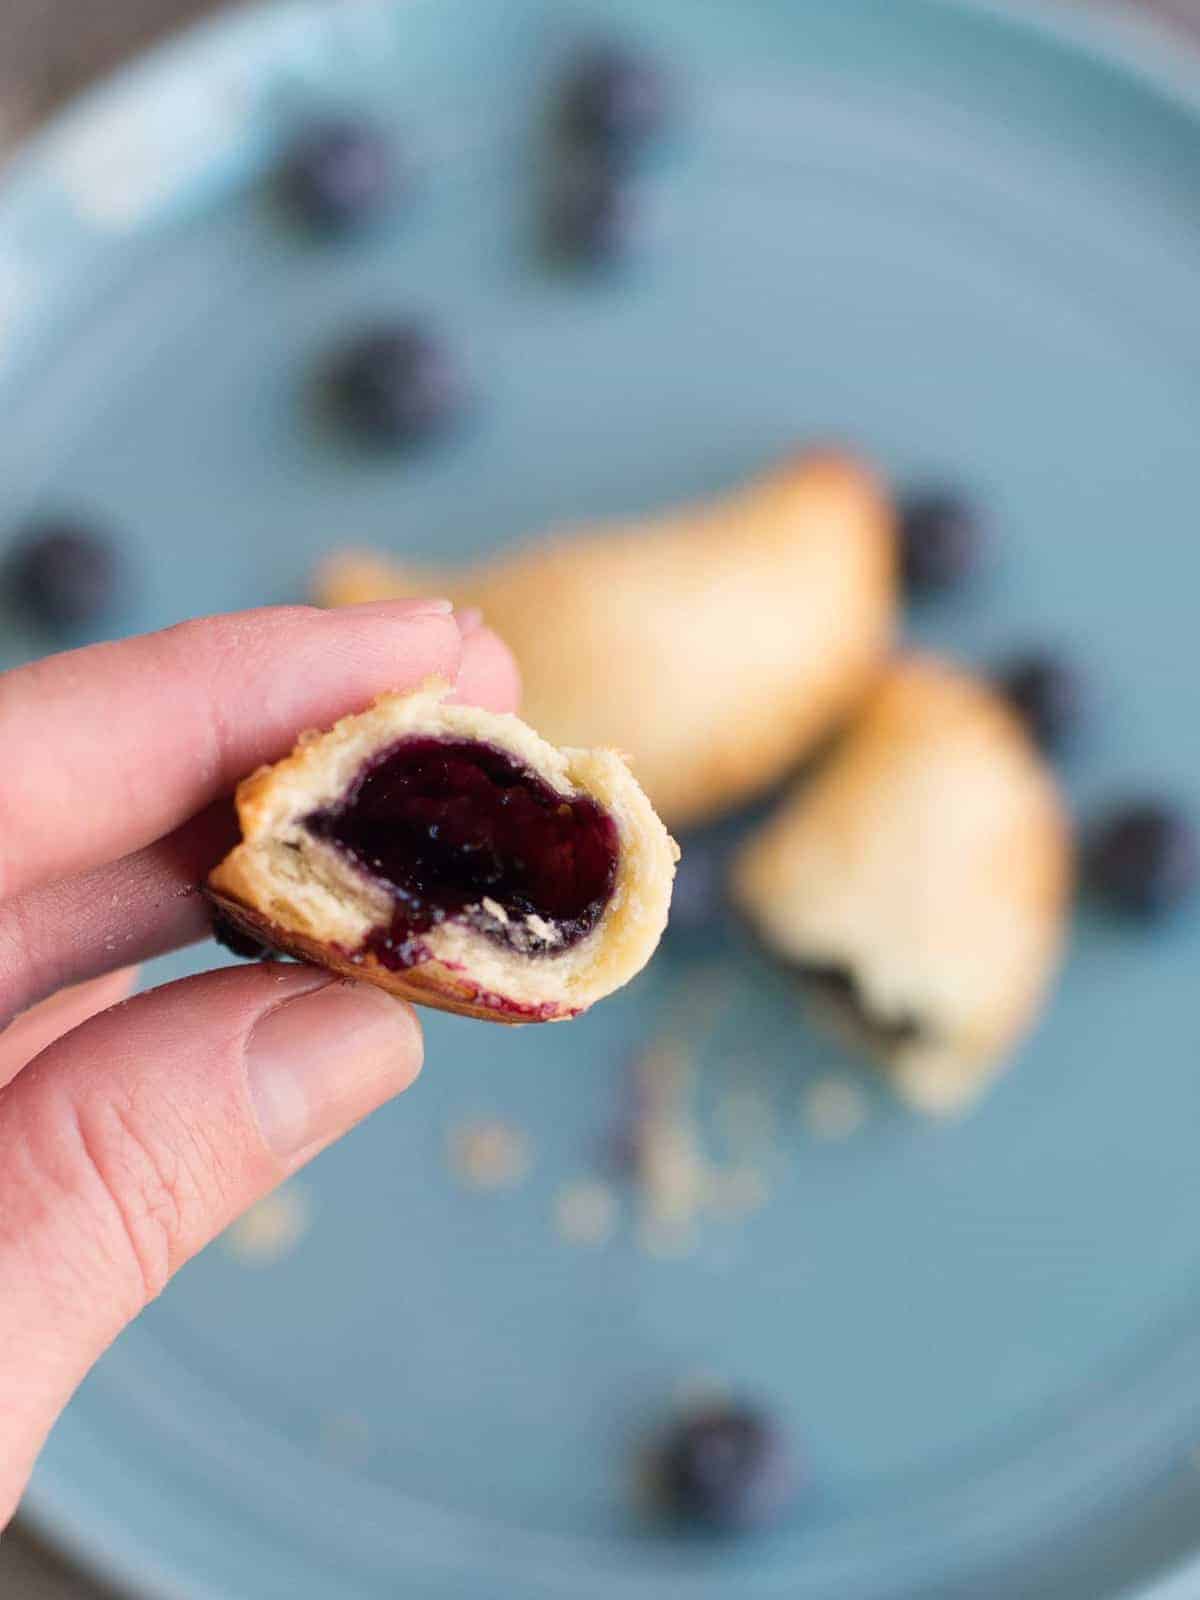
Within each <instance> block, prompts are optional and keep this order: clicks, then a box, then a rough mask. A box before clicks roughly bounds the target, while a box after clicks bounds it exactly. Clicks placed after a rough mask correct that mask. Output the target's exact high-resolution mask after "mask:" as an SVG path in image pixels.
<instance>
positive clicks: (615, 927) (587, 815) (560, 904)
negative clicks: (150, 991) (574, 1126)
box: [209, 681, 679, 1023]
mask: <svg viewBox="0 0 1200 1600" xmlns="http://www.w3.org/2000/svg"><path fill="white" fill-rule="evenodd" d="M448 692H449V691H448V686H447V685H446V684H444V683H441V682H438V681H431V682H429V683H427V684H425V685H424V686H422V687H421V688H420V689H418V690H415V691H414V692H412V693H409V694H391V695H385V696H384V697H383V698H382V699H381V700H378V701H376V703H375V704H374V705H373V706H372V707H371V709H370V710H368V711H364V712H362V713H361V714H360V715H358V716H352V717H346V718H344V719H343V721H341V722H339V723H338V724H337V726H336V727H334V728H333V729H332V730H331V731H330V732H328V733H323V734H307V735H305V736H304V737H303V738H302V739H301V740H300V742H299V744H298V745H297V746H296V748H295V750H294V751H293V752H292V754H291V755H290V756H288V757H287V759H286V760H284V761H281V762H279V763H278V765H276V766H273V767H264V768H263V769H262V770H261V771H260V772H256V773H255V774H254V775H253V776H252V777H250V778H247V779H246V780H245V782H244V783H243V784H242V785H241V786H240V788H239V789H238V795H237V808H238V816H239V819H240V821H241V826H242V836H243V842H242V843H241V844H239V845H238V846H237V848H236V849H235V850H234V851H233V852H232V853H231V854H230V855H229V856H228V857H226V859H225V860H224V861H223V862H222V863H221V865H220V866H219V867H217V869H216V870H215V871H214V872H213V874H212V876H211V877H210V879H209V892H210V894H211V896H212V898H213V900H214V901H215V902H216V904H217V906H218V907H219V908H220V910H221V912H223V913H224V915H225V916H227V917H228V918H229V919H230V920H231V921H232V922H233V923H234V924H235V926H236V927H237V928H239V929H241V930H243V931H244V932H246V933H248V934H250V935H251V936H252V937H253V938H256V939H259V940H261V941H262V942H263V943H265V944H267V945H270V946H272V947H274V948H275V949H278V950H282V951H285V952H287V953H288V954H290V955H294V956H298V957H300V958H301V959H303V960H306V961H315V962H318V963H320V964H321V965H322V966H325V967H329V968H331V969H332V970H333V971H335V972H341V973H345V974H346V975H347V976H349V977H353V978H360V979H365V980H367V981H369V982H371V983H375V984H378V985H379V986H380V987H381V988H383V989H387V990H389V991H390V992H391V993H393V994H396V995H400V996H402V997H404V998H405V999H408V1000H413V1001H417V1002H420V1003H421V1004H424V1005H429V1006H436V1007H437V1008H438V1009H439V1010H443V1011H457V1012H460V1013H461V1014H462V1015H464V1016H471V1017H479V1018H482V1019H483V1020H485V1021H489V1022H510V1023H522V1022H557V1021H561V1020H563V1019H565V1018H568V1017H573V1016H577V1015H578V1014H579V1013H580V1012H581V1011H586V1010H587V1008H588V1007H589V1006H590V1005H592V1004H593V1003H594V1002H595V1001H597V1000H600V999H602V998H603V997H604V996H605V995H607V994H611V993H612V991H613V990H614V989H619V988H620V987H621V985H622V984H624V983H627V982H628V981H629V979H630V978H632V977H633V976H634V975H635V974H636V973H637V972H639V971H640V970H641V969H642V967H643V966H645V964H646V962H647V961H648V960H649V959H650V957H651V955H652V954H653V953H654V950H655V947H656V946H657V944H658V941H659V939H660V937H661V935H662V931H663V928H664V927H665V925H666V921H667V911H668V907H669V905H670V900H671V884H672V881H673V879H674V876H675V862H676V861H677V860H678V857H679V852H678V849H677V848H676V846H675V842H674V840H673V839H671V837H670V835H669V834H668V833H667V831H666V829H665V828H664V827H663V825H662V823H661V822H660V821H659V819H658V817H657V816H655V814H654V811H653V809H652V808H651V805H650V802H649V801H648V800H647V799H646V796H645V795H644V794H643V793H642V791H641V789H640V788H639V787H638V785H637V783H636V782H635V781H634V779H633V777H632V776H631V774H630V772H629V769H628V767H627V766H626V765H625V762H624V761H623V760H622V759H621V757H620V756H619V755H617V754H615V753H614V752H613V751H611V750H556V749H554V748H553V746H551V745H549V744H547V743H546V741H545V740H544V739H541V738H539V737H538V735H537V734H536V733H534V732H533V730H532V729H531V728H529V727H527V726H526V725H525V724H524V723H523V722H520V721H518V719H517V718H516V717H512V716H499V715H497V714H496V713H494V712H488V711H480V710H478V709H476V708H474V707H471V706H460V705H451V704H449V703H447V700H446V698H445V697H446V695H447V694H448Z"/></svg>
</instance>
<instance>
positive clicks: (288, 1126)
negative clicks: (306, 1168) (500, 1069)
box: [0, 964, 422, 1527]
mask: <svg viewBox="0 0 1200 1600" xmlns="http://www.w3.org/2000/svg"><path fill="white" fill-rule="evenodd" d="M421 1055H422V1045H421V1035H420V1029H419V1027H418V1024H417V1021H416V1018H415V1016H414V1014H413V1012H412V1010H411V1009H410V1008H409V1007H408V1006H405V1005H402V1004H400V1003H399V1002H398V1001H396V1000H393V999H392V998H391V997H390V996H388V995H386V994H384V993H383V992H382V991H381V990H379V989H375V988H371V987H368V986H367V985H365V984H354V983H347V982H345V981H343V980H339V979H335V978H332V977H331V976H330V975H329V974H328V973H325V972H320V971H317V970H316V969H313V968H309V967H299V966H282V965H271V964H264V965H261V966H257V967H241V968H237V969H230V970H227V971H224V972H215V973H209V974H207V975H206V976H204V977H200V978H191V979H186V980H184V981H183V982H181V983H176V984H171V985H170V986H169V987H167V988H164V989H159V990H155V991H154V992H152V993H150V994H146V995H142V996H140V997H139V998H137V999H135V1000H130V1001H127V1002H126V1003H125V1004H124V1005H121V1006H118V1007H116V1008H115V1009H114V1010H111V1011H107V1012H105V1013H103V1014H102V1015H101V1016H99V1017H95V1018H93V1019H92V1020H91V1021H89V1022H86V1023H85V1024H84V1025H83V1026H82V1027H80V1028H77V1029H76V1030H75V1031H74V1032H73V1033H70V1034H68V1035H67V1036H66V1037H65V1038H62V1039H59V1040H58V1041H57V1042H56V1043H54V1044H52V1045H51V1046H50V1047H49V1048H48V1049H46V1050H45V1051H43V1053H42V1054H41V1055H40V1056H38V1058H37V1059H36V1060H35V1061H34V1062H32V1064H31V1065H30V1066H28V1067H26V1068H25V1070H24V1071H23V1072H21V1073H19V1074H18V1076H17V1077H16V1079H15V1080H14V1081H13V1082H12V1083H11V1084H10V1085H9V1086H8V1087H7V1088H6V1089H4V1090H3V1091H2V1092H0V1527H3V1525H4V1523H5V1521H6V1519H7V1517H8V1516H9V1515H11V1513H12V1511H13V1510H14V1509H15V1506H16V1502H17V1499H18V1497H19V1495H20V1493H21V1491H22V1489H23V1487H24V1484H25V1480H26V1478H27V1476H28V1473H29V1469H30V1467H31V1466H32V1463H33V1460H34V1457H35V1456H36V1454H37V1451H38V1450H39V1448H40V1447H41V1444H42V1443H43V1441H44V1439H45V1436H46V1434H47V1432H48V1431H49V1429H50V1426H51V1425H52V1423H53V1421H54V1419H55V1417H56V1416H57V1415H58V1413H59V1411H60V1410H61V1409H62V1407H63V1406H64V1405H65V1404H66V1402H67V1400H68V1399H69V1398H70V1396H71V1394H72V1393H73V1391H74V1389H75V1387H76V1385H77V1384H78V1383H79V1381H80V1380H81V1379H82V1377H83V1376H84V1374H85V1373H86V1372H87V1370H88V1368H89V1367H90V1366H91V1365H92V1363H93V1362H94V1361H95V1360H96V1358H97V1357H98V1356H99V1355H100V1354H101V1352H102V1351H103V1350H104V1349H105V1348H106V1347H107V1346H108V1344H109V1343H110V1342H111V1341H112V1340H113V1339H114V1338H115V1337H116V1335H117V1333H119V1332H120V1330H121V1328H122V1327H124V1326H125V1324H126V1323H127V1322H128V1321H130V1320H131V1319H132V1318H133V1317H134V1316H136V1315H137V1313H138V1312H139V1311H140V1310H141V1309H142V1307H143V1306H144V1305H145V1304H146V1303H147V1301H149V1300H151V1299H153V1298H154V1296H155V1295H157V1294H158V1293H159V1292H160V1290H161V1289H162V1288H163V1286H164V1285H165V1284H166V1282H167V1280H168V1279H169V1278H170V1276H171V1274H172V1273H173V1272H175V1271H176V1269H177V1268H178V1267H180V1266H181V1265H182V1264H183V1263H184V1262H185V1261H186V1260H188V1259H189V1257H191V1256H192V1255H194V1254H195V1253H196V1252H197V1251H198V1250H200V1249H201V1248H202V1247H203V1246H204V1245H205V1244H207V1243H208V1242H209V1240H210V1239H212V1238H213V1237H214V1236H215V1235H216V1234H218V1233H220V1232H221V1230H222V1229H223V1228H225V1227H226V1226H227V1225H228V1224H229V1223H230V1222H231V1221H232V1220H233V1219H234V1218H235V1217H236V1216H237V1215H238V1214H239V1213H240V1212H241V1211H243V1210H244V1209H245V1208H246V1207H247V1206H249V1205H250V1204H252V1203H253V1202H254V1201H255V1200H256V1199H258V1198H259V1197H260V1196H261V1195H263V1194H265V1193H266V1192H267V1191H269V1190H270V1189H272V1188H274V1187H275V1185H276V1184H278V1183H279V1182H280V1181H281V1180H282V1179H283V1178H285V1177H287V1175H288V1174H289V1173H291V1172H293V1171H295V1170H296V1168H297V1167H300V1166H302V1165H303V1164H304V1163H305V1162H306V1161H307V1160H309V1159H310V1158H311V1157H312V1156H313V1155H315V1154H316V1153H317V1152H318V1151H319V1150H320V1149H322V1148H323V1147H324V1146H325V1145H327V1144H329V1143H331V1142H332V1141H333V1140H334V1139H336V1138H338V1137H339V1136H340V1135H341V1134H343V1133H345V1132H346V1131H347V1130H348V1129H349V1128H351V1127H352V1126H353V1125H354V1124H355V1123H356V1122H358V1121H359V1120H360V1119H361V1118H362V1117H364V1116H366V1115H367V1113H368V1112H370V1111H372V1110H374V1109H375V1108H376V1107H377V1106H379V1105H380V1104H382V1103H383V1102H384V1101H385V1100H387V1099H389V1098H391V1096H393V1095H395V1094H398V1093H400V1092H401V1090H403V1089H406V1088H407V1087H408V1085H409V1084H410V1083H411V1082H412V1080H413V1079H414V1078H415V1077H416V1075H417V1073H418V1071H419V1070H420V1066H421Z"/></svg>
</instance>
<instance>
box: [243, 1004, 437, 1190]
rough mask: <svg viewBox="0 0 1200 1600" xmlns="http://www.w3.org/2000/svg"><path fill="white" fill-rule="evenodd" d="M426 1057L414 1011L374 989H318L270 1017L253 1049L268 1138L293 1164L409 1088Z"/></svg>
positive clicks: (253, 1082)
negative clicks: (304, 1152)
mask: <svg viewBox="0 0 1200 1600" xmlns="http://www.w3.org/2000/svg"><path fill="white" fill-rule="evenodd" d="M295 981H297V982H299V981H303V980H302V979H301V978H300V976H299V974H298V975H297V978H296V980H295ZM421 1054H422V1046H421V1031H420V1028H419V1027H418V1025H417V1021H416V1018H415V1017H414V1016H413V1013H412V1010H411V1008H410V1007H408V1006H406V1005H403V1004H402V1003H401V1002H400V1001H398V1000H394V999H392V997H391V996H390V995H388V994H385V993H384V992H383V990H381V989H376V988H373V987H372V986H371V985H370V984H366V983H347V982H344V981H342V980H340V979H336V978H326V979H325V980H324V981H318V985H317V987H315V988H313V987H312V986H311V983H310V985H309V987H307V988H306V989H304V990H303V991H301V992H300V993H299V994H296V995H294V996H293V997H292V998H290V999H287V1000H284V1001H283V1002H282V1003H279V1004H276V1005H275V1006H274V1007H273V1008H272V1009H271V1010H270V1011H269V1012H267V1014H266V1015H265V1016H264V1017H262V1018H261V1019H260V1020H259V1021H258V1022H257V1023H256V1024H255V1026H254V1029H253V1031H252V1032H251V1034H250V1037H249V1039H248V1041H247V1044H246V1072H247V1080H248V1083H249V1087H250V1095H251V1098H252V1100H253V1102H254V1108H255V1112H256V1113H257V1116H258V1125H259V1128H260V1129H261V1131H262V1136H263V1138H264V1139H265V1140H266V1142H267V1144H268V1145H270V1147H271V1149H272V1150H274V1151H275V1153H276V1154H277V1155H279V1156H281V1157H282V1158H283V1159H284V1160H285V1161H286V1160H291V1159H292V1158H293V1157H295V1156H298V1155H300V1154H301V1153H302V1152H303V1151H305V1150H308V1149H310V1148H311V1147H312V1146H313V1145H317V1144H326V1143H328V1142H329V1141H330V1140H331V1139H336V1138H338V1137H339V1135H341V1134H343V1133H346V1132H348V1131H349V1129H350V1128H352V1127H353V1126H354V1125H355V1123H357V1122H361V1121H362V1119H363V1117H365V1116H367V1115H368V1113H369V1112H371V1111H374V1110H375V1109H376V1107H378V1106H381V1105H382V1104H383V1103H384V1102H385V1101H387V1100H390V1099H391V1098H392V1097H393V1096H394V1095H397V1094H399V1093H400V1092H401V1091H402V1090H404V1089H407V1088H408V1086H409V1084H410V1083H411V1082H412V1081H413V1079H414V1078H415V1077H416V1075H417V1073H418V1072H419V1071H420V1069H421Z"/></svg>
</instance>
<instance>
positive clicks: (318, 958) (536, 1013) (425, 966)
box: [206, 887, 579, 1027]
mask: <svg viewBox="0 0 1200 1600" xmlns="http://www.w3.org/2000/svg"><path fill="white" fill-rule="evenodd" d="M206 892H207V894H208V898H209V899H210V900H211V901H212V903H213V905H215V906H216V907H217V909H218V910H219V911H220V913H221V915H222V917H224V918H225V919H226V920H227V921H229V922H231V923H232V924H233V925H234V927H236V928H238V929H240V930H241V932H243V933H245V934H248V935H249V936H250V938H252V939H256V940H257V941H258V942H259V943H260V944H264V945H267V946H268V947H269V948H270V949H272V950H276V951H279V952H280V953H281V954H283V955H288V956H294V957H295V958H296V960H297V961H307V962H310V963H312V964H313V965H315V966H319V967H325V968H326V969H327V970H328V971H330V972H336V973H338V974H340V975H341V976H342V977H344V978H353V979H355V980H357V981H359V982H370V983H373V984H375V985H376V987H377V988H380V989H386V990H387V992H388V993H389V994H392V995H395V996H396V998H397V999H398V1000H408V1001H410V1002H411V1003H412V1004H413V1005H420V1006H429V1007H432V1008H433V1009H434V1010H436V1011H447V1012H450V1013H452V1014H453V1015H454V1016H458V1017H473V1018H474V1019H475V1020H476V1021H477V1022H500V1023H504V1024H506V1025H508V1026H510V1027H524V1026H526V1025H527V1024H528V1023H531V1022H569V1021H570V1019H571V1018H572V1017H575V1016H578V1015H579V1012H578V1011H577V1010H572V1009H571V1007H569V1006H556V1005H552V1004H549V1003H547V1004H544V1005H540V1006H521V1005H518V1004H517V1003H516V1002H515V1001H512V1000H508V999H505V998H504V996H502V995H496V994H489V993H488V992H487V991H486V990H484V989H481V988H480V987H479V985H478V984H476V983H472V982H471V980H470V979H469V978H464V977H463V976H462V974H461V973H458V972H455V971H454V969H453V968H452V967H448V966H447V965H446V964H445V963H444V962H442V961H428V962H424V963H422V964H420V965H418V966H414V967H406V968H404V969H402V970H400V971H396V970H394V969H393V968H391V967H385V966H384V965H383V963H382V962H380V961H378V960H376V958H375V957H374V956H373V955H372V954H371V953H370V952H369V951H367V952H365V953H359V952H357V951H346V950H340V949H339V948H338V947H337V946H336V945H329V944H325V943H323V942H322V941H321V940H319V939H310V938H307V937H306V936H305V935H303V934H300V933H289V932H288V931H287V930H285V929H284V928H281V927H280V926H279V924H278V923H275V922H272V921H271V920H270V918H269V917H265V916H263V914H262V912H261V911H256V910H254V909H253V907H251V906H246V905H242V904H240V903H239V902H238V901H236V900H231V899H229V897H228V896H227V895H224V894H220V893H218V892H217V891H216V890H215V889H213V888H211V887H210V888H209V889H208V890H207V891H206Z"/></svg>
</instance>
